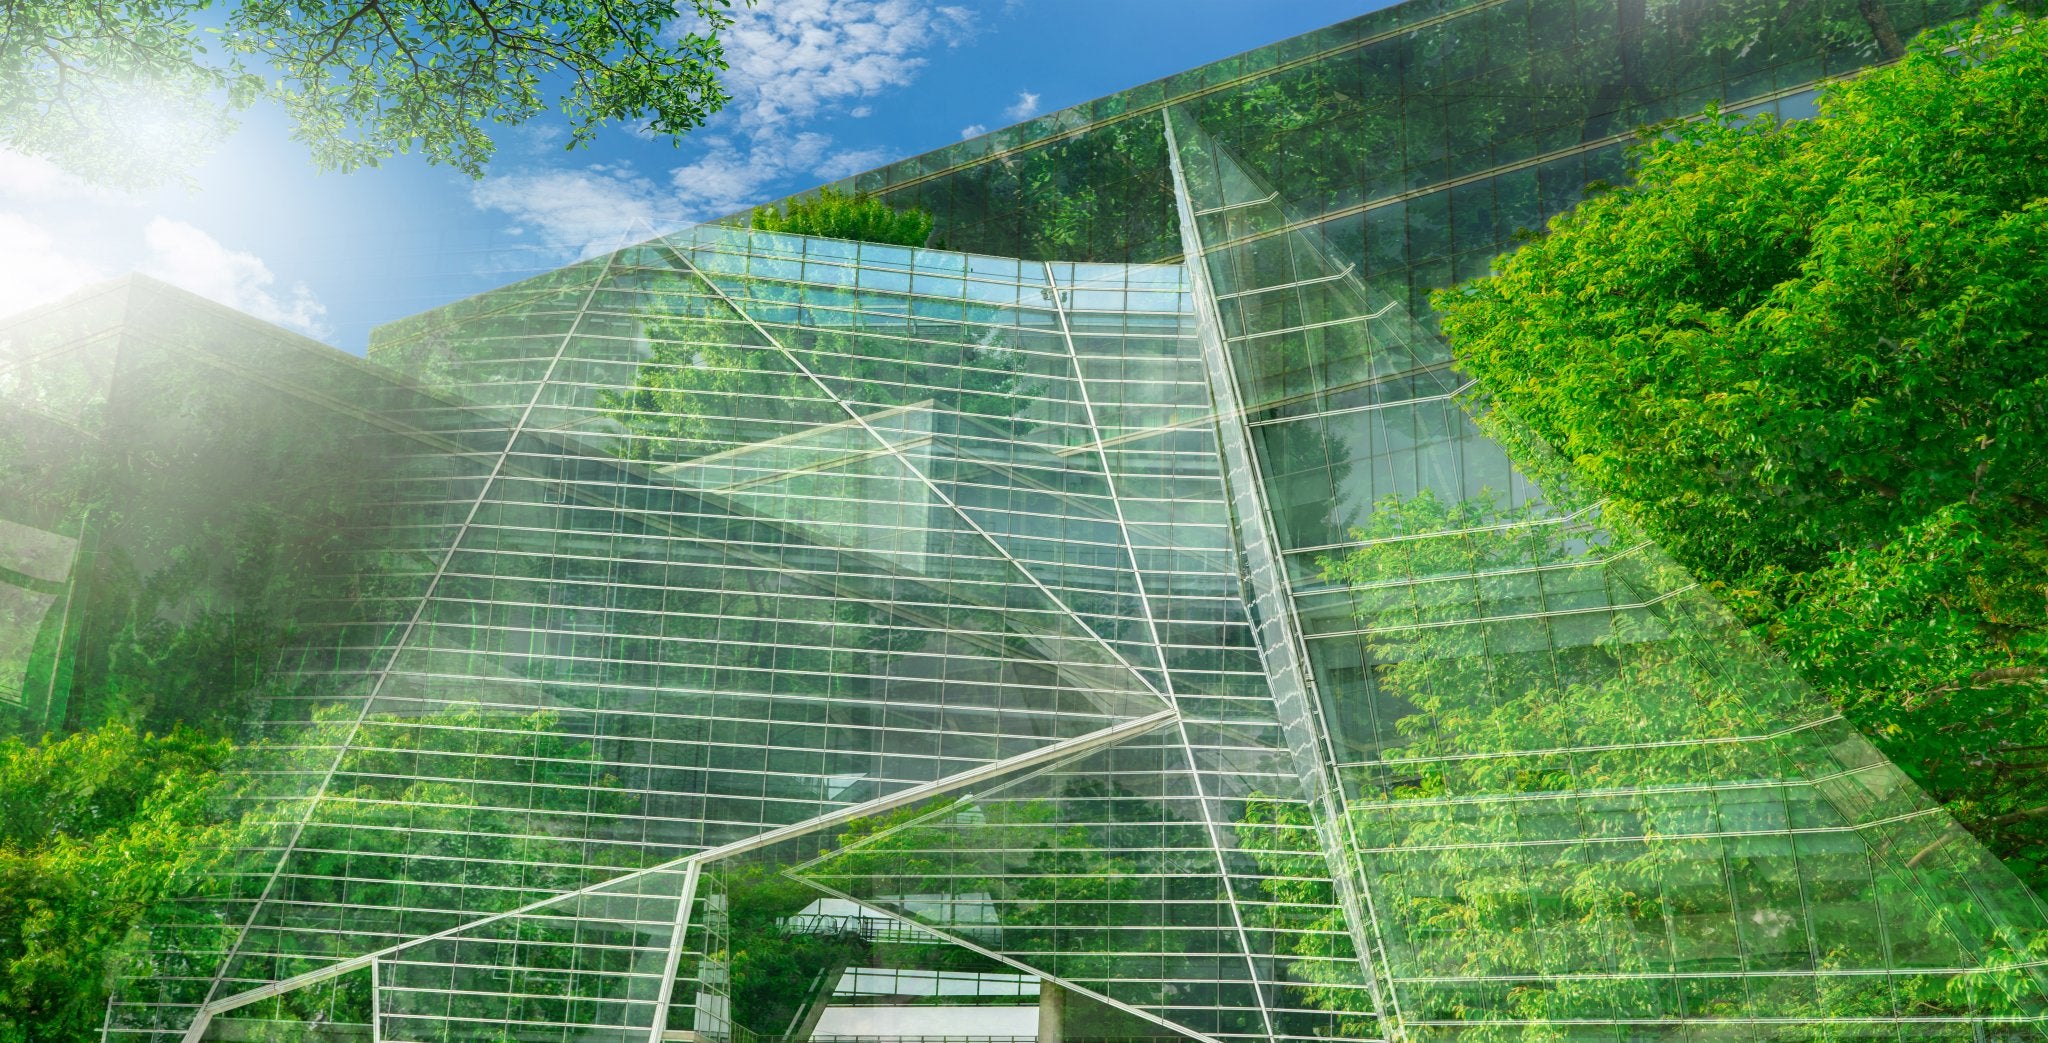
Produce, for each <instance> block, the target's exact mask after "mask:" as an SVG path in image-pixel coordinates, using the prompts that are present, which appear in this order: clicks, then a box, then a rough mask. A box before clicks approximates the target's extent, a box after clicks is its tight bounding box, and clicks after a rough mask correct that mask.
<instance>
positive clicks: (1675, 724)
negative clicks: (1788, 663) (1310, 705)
mask: <svg viewBox="0 0 2048 1043" xmlns="http://www.w3.org/2000/svg"><path fill="white" fill-rule="evenodd" d="M1601 528H1605V529H1606V530H1607V533H1606V534H1605V535H1603V534H1602V532H1601V531H1600V528H1595V527H1592V526H1590V525H1587V524H1581V523H1567V522H1562V521H1558V520H1555V519H1548V518H1544V517H1541V516H1539V515H1538V514H1536V513H1535V512H1533V511H1531V510H1528V509H1509V508H1502V507H1499V506H1497V505H1496V504H1495V503H1494V502H1493V501H1492V498H1491V497H1490V496H1487V495H1481V496H1477V497H1473V498H1470V499H1466V500H1462V501H1458V502H1454V503H1446V502H1444V501H1442V500H1440V499H1438V498H1437V497H1435V496H1434V495H1432V494H1429V493H1426V492H1425V493H1423V494H1421V495H1418V496H1415V497H1411V498H1409V499H1407V500H1402V499H1399V498H1395V497H1389V498H1387V499H1384V500H1382V501H1380V502H1379V503H1377V504H1375V505H1374V510H1373V513H1372V515H1371V517H1370V519H1369V520H1368V523H1367V525H1366V526H1365V527H1364V528H1362V529H1361V530H1359V531H1358V536H1359V537H1360V538H1361V539H1363V540H1366V541H1368V542H1367V544H1366V545H1365V546H1363V547H1361V548H1359V549H1357V550H1355V551H1352V552H1351V553H1349V554H1346V555H1344V556H1342V557H1333V558H1326V559H1324V560H1323V562H1322V567H1323V572H1324V577H1325V579H1327V580H1330V581H1335V582H1339V583H1342V584H1343V585H1344V587H1345V589H1347V590H1348V591H1350V592H1351V593H1352V595H1353V597H1354V599H1355V604H1356V615H1357V617H1358V619H1359V622H1360V623H1361V624H1362V625H1363V627H1364V628H1365V629H1366V630H1367V633H1368V636H1367V643H1368V645H1369V662H1371V663H1372V664H1374V665H1373V666H1372V668H1371V669H1372V674H1373V684H1374V687H1375V688H1376V689H1377V691H1378V694H1379V696H1380V698H1381V700H1382V701H1383V704H1384V705H1385V706H1387V707H1389V708H1394V707H1399V708H1402V711H1401V712H1400V714H1399V717H1398V720H1396V722H1395V726H1394V730H1395V732H1396V733H1397V737H1398V741H1397V743H1390V744H1389V745H1388V746H1387V747H1386V748H1385V749H1384V750H1383V751H1382V752H1383V755H1384V757H1385V759H1386V760H1387V761H1388V762H1391V763H1388V764H1385V765H1382V766H1380V767H1378V768H1376V769H1374V770H1367V771H1363V772H1361V773H1360V775H1359V776H1358V777H1357V778H1356V779H1355V780H1354V785H1355V790H1354V792H1356V793H1357V794H1358V795H1359V799H1358V800H1356V801H1355V802H1354V803H1353V804H1352V806H1351V807H1350V809H1349V818H1350V827H1351V834H1352V836H1353V837H1354V838H1355V839H1356V842H1357V844H1358V847H1359V849H1360V850H1361V851H1362V852H1366V853H1367V854H1366V855H1365V856H1364V857H1365V858H1366V859H1367V860H1368V861H1369V862H1370V863H1371V872H1372V874H1373V883H1374V902H1375V905H1376V909H1377V910H1378V916H1379V917H1380V923H1379V927H1380V929H1381V930H1382V931H1383V932H1384V933H1385V934H1386V936H1388V937H1389V938H1391V939H1394V940H1393V941H1392V942H1391V943H1390V955H1389V956H1388V959H1389V960H1390V961H1393V962H1394V963H1395V965H1396V973H1403V971H1402V970H1401V968H1414V967H1426V968H1443V969H1445V973H1446V974H1447V975H1450V977H1449V978H1448V979H1447V980H1445V981H1443V982H1441V983H1435V984H1428V985H1418V986H1417V987H1415V988H1413V989H1411V990H1409V991H1408V992H1406V993H1405V994H1404V1007H1405V1013H1406V1014H1407V1016H1410V1017H1430V1018H1454V1019H1471V1020H1475V1021H1477V1020H1494V1019H1499V1021H1500V1022H1501V1023H1500V1024H1498V1025H1496V1026H1495V1027H1492V1028H1489V1029H1486V1030H1484V1031H1481V1032H1479V1033H1478V1034H1477V1037H1478V1038H1481V1039H1509V1038H1521V1039H1531V1040H1535V1039H1551V1038H1555V1037H1554V1036H1552V1035H1550V1034H1549V1033H1551V1032H1553V1031H1554V1028H1555V1026H1554V1024H1553V1023H1555V1022H1559V1021H1572V1020H1577V1019H1583V1018H1588V1017H1591V1018H1595V1019H1603V1018H1608V1017H1616V1016H1620V1017H1631V1018H1656V1017H1668V1016H1671V1012H1673V1011H1675V1010H1677V1009H1679V1007H1680V1004H1682V1008H1683V1010H1684V1012H1685V1014H1686V1016H1689V1017H1700V1018H1719V1017H1730V1018H1733V1017H1744V1016H1756V1015H1759V1014H1767V1015H1769V1016H1773V1017H1786V1018H1802V1019H1815V1020H1820V1021H1826V1020H1829V1019H1836V1018H1848V1017H1856V1016H1888V1015H1890V1014H1891V1013H1892V1012H1893V1011H1894V1010H1899V1011H1911V1012H1914V1013H1915V1014H1916V1015H1919V1016H1946V1017H1970V1016H1980V1017H1992V1018H2003V1017H2011V1016H2014V1015H2015V1014H2016V1013H2017V1012H2019V1011H2022V1010H2027V1009H2031V1008H2030V1006H2029V1005H2030V1004H2031V1003H2033V1002H2035V1000H2034V999H2033V997H2036V996H2037V995H2038V986H2037V985H2036V984H2035V983H2034V982H2033V981H2032V980H2031V979H2030V978H2029V977H2028V975H2027V974H2026V972H2025V971H2024V970H2018V969H2014V968H2015V967H2016V966H2018V965H2022V964H2024V963H2025V962H2027V961H2031V960H2036V959H2039V958H2040V955H2041V953H2042V952H2043V946H2044V945H2048V938H2043V937H2042V936H2040V934H2039V932H2038V931H2030V930H2029V929H2028V927H2027V926H2026V924H2027V922H2028V917H2029V916H2031V915H2032V914H2031V912H2030V911H2029V910H2028V909H2027V908H2026V906H2027V905H2028V904H2029V903H2030V902H2031V899H2028V898H2026V897H2024V896H2022V897H2021V898H2020V900H2019V901H2020V903H2021V908H2020V915H2019V916H2018V917H2016V918H2015V919H2014V920H2012V921H2010V922H2007V921H2005V917H2007V916H2009V915H2011V913H2012V911H2013V907H2007V906H2003V905H2001V900H2000V899H1998V898H1997V897H1996V896H1995V895H1993V894H1992V892H1993V891H1994V890H1995V888H1994V887H1984V888H1981V889H1971V888H1968V887H1966V886H1964V885H1963V884H1962V883H1961V882H1960V881H1962V880H1965V879H1977V880H1995V879H1996V878H1997V877H1996V876H1995V875H1993V874H1995V873H1996V872H1997V870H1996V867H1995V866H1990V865H1987V864H1985V863H1982V862H1979V861H1976V860H1975V857H1981V856H1974V857H1973V856H1970V855H1967V854H1962V853H1959V852H1953V851H1952V852H1949V854H1948V856H1945V857H1943V858H1941V859H1939V860H1937V861H1936V862H1935V864H1933V865H1930V866H1927V867H1926V868H1925V869H1922V870H1920V871H1918V872H1916V871H1915V869H1916V864H1917V863H1919V862H1921V861H1923V858H1924V857H1932V856H1923V857H1914V851H1915V849H1917V848H1921V847H1924V846H1927V845H1928V844H1929V842H1930V841H1931V840H1933V839H1935V838H1936V836H1937V834H1936V832H1935V830H1936V827H1933V826H1928V827H1926V828H1915V827H1904V828H1899V827H1888V826H1885V825H1884V822H1885V820H1886V819H1887V818H1889V817H1893V816H1905V817H1912V816H1913V813H1914V812H1916V811H1918V810H1920V809H1922V808H1924V807H1926V805H1925V804H1924V803H1922V802H1921V801H1922V798H1921V797H1920V796H1919V795H1918V794H1917V792H1915V791H1913V790H1912V789H1911V788H1910V787H1904V786H1898V785H1893V784H1890V783H1888V782H1887V781H1885V780H1884V778H1883V776H1884V773H1886V772H1889V771H1890V769H1889V768H1888V767H1883V766H1878V767H1875V768H1872V767H1871V766H1869V765H1864V766H1863V769H1862V770H1863V771H1864V774H1865V777H1866V779H1867V783H1866V784H1867V786H1868V789H1869V792H1870V794H1871V795H1872V796H1871V797H1870V798H1866V799H1859V800H1857V801H1850V802H1847V804H1848V805H1849V806H1848V808H1847V809H1845V808H1844V807H1843V806H1842V805H1841V804H1839V803H1837V800H1836V799H1835V798H1834V797H1833V796H1831V795H1830V794H1829V792H1828V791H1827V788H1826V787H1825V786H1815V785H1810V784H1807V783H1805V782H1802V781H1792V782H1789V783H1786V782H1776V781H1769V780H1775V779H1785V778H1787V777H1788V774H1789V776H1790V777H1791V778H1793V779H1794V780H1797V779H1798V776H1799V774H1800V772H1801V771H1802V770H1803V771H1806V772H1815V771H1819V772H1826V771H1831V770H1837V766H1836V765H1833V764H1830V763H1829V762H1828V761H1827V760H1826V758H1827V757H1830V756H1841V757H1844V758H1845V759H1846V760H1848V761H1850V762H1854V761H1856V760H1858V758H1857V757H1856V755H1855V752H1854V751H1855V749H1856V748H1857V747H1856V744H1855V742H1854V741H1853V739H1850V738H1847V737H1844V738H1842V739H1836V738H1834V737H1831V736H1829V735H1828V734H1827V733H1826V732H1825V731H1820V730H1817V728H1819V727H1826V725H1825V722H1824V723H1823V725H1821V726H1808V727H1804V728H1799V729H1798V731H1797V733H1796V734H1797V735H1798V737H1797V738H1788V739H1786V740H1785V741H1783V742H1755V741H1744V740H1747V737H1753V736H1759V735H1788V736H1789V735H1792V734H1794V729H1795V728H1796V727H1798V726H1800V725H1802V724H1804V723H1806V722H1809V721H1811V720H1812V717H1813V712H1812V709H1811V707H1810V706H1809V705H1808V702H1809V697H1808V695H1807V693H1806V690H1805V689H1804V688H1803V687H1802V686H1801V685H1799V683H1798V682H1797V680H1796V679H1795V678H1793V677H1792V676H1791V675H1790V671H1789V669H1788V668H1786V667H1785V666H1784V665H1782V664H1781V663H1780V662H1779V661H1778V660H1776V659H1775V658H1774V657H1772V656H1770V655H1768V654H1764V653H1763V651H1762V649H1761V647H1760V646H1759V644H1758V642H1756V641H1755V639H1754V638H1753V637H1752V636H1750V635H1749V634H1748V633H1747V631H1746V630H1745V628H1744V627H1743V626H1742V625H1741V623H1740V622H1739V621H1737V620H1734V619H1732V618H1730V617H1729V616H1728V615H1727V614H1726V613H1725V612H1724V611H1723V610H1722V609H1721V608H1720V607H1719V605H1718V604H1717V603H1716V602H1715V601H1713V600H1712V599H1709V598H1706V597H1703V596H1701V595H1699V594H1698V593H1695V592H1690V591H1688V589H1687V587H1686V584H1685V579H1686V577H1685V575H1684V573H1683V572H1681V571H1680V570H1679V569H1677V568H1676V567H1675V566H1674V565H1672V564H1671V563H1669V562H1667V561H1665V560H1663V559H1662V558H1661V557H1659V556H1657V555H1656V553H1655V551H1654V550H1653V549H1652V548H1649V547H1647V546H1645V545H1644V544H1643V543H1642V541H1641V539H1640V537H1639V536H1637V535H1635V534H1634V533H1633V532H1632V526H1631V525H1630V524H1629V523H1628V522H1627V521H1626V520H1625V519H1621V520H1612V519H1603V521H1602V526H1601ZM1539 570H1540V571H1542V572H1547V573H1550V574H1552V575H1563V574H1567V573H1569V574H1576V575H1578V576H1581V577H1584V578H1583V579H1581V580H1579V581H1567V584H1566V586H1567V588H1568V589H1569V590H1572V591H1579V592H1583V591H1584V589H1585V588H1586V587H1587V586H1589V585H1592V584H1597V585H1599V586H1601V587H1604V588H1605V590H1604V591H1602V599H1603V600H1604V601H1605V603H1607V604H1620V605H1629V604H1634V605H1639V606H1642V607H1635V608H1630V609H1627V610H1617V611H1614V612H1611V613H1584V614H1564V615H1560V616H1558V617H1556V618H1554V619H1552V620H1549V621H1546V622H1545V623H1544V624H1541V625H1539V626H1537V627H1536V628H1534V629H1533V630H1532V629H1530V628H1527V627H1524V626H1521V625H1519V624H1517V623H1516V622H1514V621H1511V620H1505V619H1501V618H1499V616H1500V612H1501V610H1500V609H1499V608H1498V606H1496V605H1495V604H1494V601H1495V599H1498V600H1500V601H1502V602H1511V601H1514V600H1515V599H1516V598H1517V597H1518V594H1517V591H1516V590H1515V580H1516V579H1519V578H1523V577H1528V576H1531V575H1533V574H1535V573H1537V572H1538V571H1539ZM1837 727H1838V725H1837ZM1618 739H1625V740H1626V741H1618ZM1731 740H1735V741H1731ZM1838 743H1839V744H1840V746H1841V748H1842V749H1844V750H1847V751H1848V752H1846V753H1829V752H1827V751H1829V750H1831V749H1833V748H1835V747H1836V745H1837V744H1838ZM1802 744H1806V745H1807V746H1808V751H1807V752H1800V751H1799V750H1798V749H1797V747H1798V746H1800V745H1802ZM1503 751H1527V752H1521V753H1516V754H1512V755H1502V753H1503ZM1543 751H1564V752H1543ZM1788 764H1803V765H1806V766H1805V767H1804V768H1803V769H1794V770H1793V771H1791V772H1789V773H1788V771H1787V767H1788ZM1894 778H1895V776H1894ZM1877 794H1882V797H1881V798H1879V797H1877V796H1876V795H1877ZM1259 810H1260V809H1258V808H1256V807H1255V808H1254V809H1253V811H1254V812H1255V813H1256V812H1259ZM1852 819H1853V820H1855V821H1856V822H1858V823H1860V828H1859V829H1858V830H1856V831H1855V832H1854V833H1853V834H1852V836H1853V839H1849V840H1848V841H1847V842H1844V843H1833V842H1830V841H1828V840H1824V839H1822V838H1821V836H1820V835H1814V836H1811V837H1809V838H1802V839H1799V840H1795V839H1793V838H1791V837H1789V836H1786V835H1784V834H1783V832H1782V831H1783V830H1784V829H1785V828H1786V826H1787V825H1791V826H1794V827H1808V828H1811V827H1816V826H1830V825H1842V824H1846V823H1847V822H1848V821H1850V820H1852ZM1261 821H1281V820H1279V819H1277V818H1276V817H1275V816H1274V815H1273V814H1272V813H1271V812H1270V811H1267V812H1265V813H1264V818H1263V819H1261V818H1260V817H1259V815H1258V814H1248V816H1247V822H1248V824H1251V825H1257V824H1259V823H1260V822H1261ZM1246 832H1247V830H1246V829H1245V828H1244V827H1240V833H1241V835H1242V834H1244V833H1246ZM1247 846H1248V847H1253V845H1251V844H1247ZM1253 849H1254V851H1255V852H1256V853H1257V855H1258V857H1259V858H1260V862H1261V865H1262V866H1264V867H1267V868H1268V870H1269V871H1277V870H1284V869H1285V868H1286V865H1287V861H1288V860H1289V859H1290V858H1294V857H1301V856H1296V855H1292V854H1289V853H1288V852H1291V851H1293V850H1298V849H1302V845H1301V844H1299V843H1297V844H1295V845H1293V846H1289V845H1286V844H1280V843H1267V844H1265V845H1263V849H1261V848H1259V847H1253ZM1930 883H1931V884H1932V886H1930ZM1979 923H1982V924H1986V925H1988V927H1987V926H1977V924H1979ZM1802 925H1804V926H1802ZM1905 953H1911V954H1913V955H1911V956H1909V957H1907V959H1908V960H1912V961H1915V964H1916V965H1923V964H1924V965H1926V966H1933V967H1942V968H1949V967H1972V966H1979V967H1985V968H1987V969H1986V970H1984V971H1982V972H1979V973H1976V974H1955V973H1953V972H1949V971H1945V970H1943V971H1927V972H1922V973H1915V972H1911V971H1905V972H1899V973H1895V974H1894V975H1893V976H1892V977H1891V979H1890V980H1889V981H1888V982H1886V983H1885V984H1882V985H1875V984H1873V982H1874V981H1877V980H1880V979H1881V977H1882V976H1878V977H1872V976H1869V975H1867V974H1855V973H1851V974H1843V975H1828V974H1826V973H1825V972H1829V971H1852V972H1855V971H1867V970H1870V969H1872V968H1890V967H1897V966H1900V963H1899V959H1900V957H1899V954H1905ZM1759 967H1770V968H1774V969H1781V970H1789V971H1791V972H1793V975H1792V976H1788V978H1787V981H1793V980H1798V978H1797V976H1799V975H1804V974H1807V973H1810V972H1811V971H1819V972H1823V974H1822V976H1819V977H1817V978H1815V979H1813V980H1812V982H1811V984H1805V983H1802V984H1801V985H1800V986H1799V987H1798V988H1796V989H1795V988H1787V989H1786V990H1784V991H1783V992H1782V993H1778V994H1774V995H1772V996H1769V997H1758V996H1754V995H1751V994H1750V993H1748V992H1746V991H1745V990H1744V988H1743V984H1742V982H1743V979H1742V978H1741V977H1740V976H1739V975H1736V974H1718V973H1715V972H1725V971H1740V970H1746V969H1755V968H1759ZM1673 974H1680V975H1689V976H1690V977H1688V978H1686V979H1684V980H1683V983H1682V988H1683V993H1682V997H1681V996H1680V995H1679V994H1676V993H1667V992H1662V991H1660V989H1661V988H1662V987H1663V985H1662V982H1664V981H1669V980H1670V979H1669V978H1668V977H1665V976H1670V975H1673ZM1466 976H1470V977H1472V978H1496V979H1507V980H1513V981H1514V984H1513V985H1512V986H1511V987H1506V988H1500V989H1497V990H1491V991H1489V990H1487V989H1479V988H1471V987H1467V986H1464V985H1460V984H1458V979H1460V978H1464V977H1466ZM1660 979H1661V980H1660ZM1309 998H1310V999H1311V1001H1312V1002H1316V1003H1317V1004H1319V1005H1326V1004H1327V1003H1328V998H1327V997H1325V996H1322V995H1319V994H1317V993H1315V992H1312V991H1311V992H1310V993H1309ZM1895 1003H1896V1005H1897V1006H1896V1007H1894V1004H1895ZM1516 1023H1522V1024H1520V1025H1517V1024H1516ZM1646 1031H1651V1030H1646ZM1847 1032H1848V1030H1845V1035H1844V1036H1843V1037H1841V1038H1848V1035H1847ZM1810 1038H1815V1039H1825V1038H1837V1037H1835V1036H1832V1035H1829V1034H1827V1033H1821V1034H1818V1035H1815V1036H1813V1037H1810Z"/></svg>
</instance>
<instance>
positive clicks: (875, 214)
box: [751, 188, 932, 246]
mask: <svg viewBox="0 0 2048 1043" xmlns="http://www.w3.org/2000/svg"><path fill="white" fill-rule="evenodd" d="M751 227H753V228H754V229H755V230H757V231H762V232H781V233H784V234H786V235H817V236H823V237H825V238H827V239H851V240H854V241H856V242H862V243H889V244H893V245H896V246H928V245H930V243H929V242H928V240H930V239H931V235H932V215H931V214H930V213H928V212H926V211H925V210H923V209H920V208H918V207H911V208H910V209H908V210H897V209H896V208H895V207H892V206H890V205H889V204H887V203H885V202H883V201H881V200H879V199H876V198H875V197H873V196H870V195H865V194H856V195H847V194H845V193H843V192H839V191H835V190H833V189H830V188H821V189H819V190H818V192H817V194H816V195H814V196H810V197H807V198H804V199H792V200H790V201H789V202H787V203H784V204H783V205H782V207H781V209H777V208H775V207H772V206H763V207H755V208H754V216H753V219H752V222H751Z"/></svg>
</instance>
